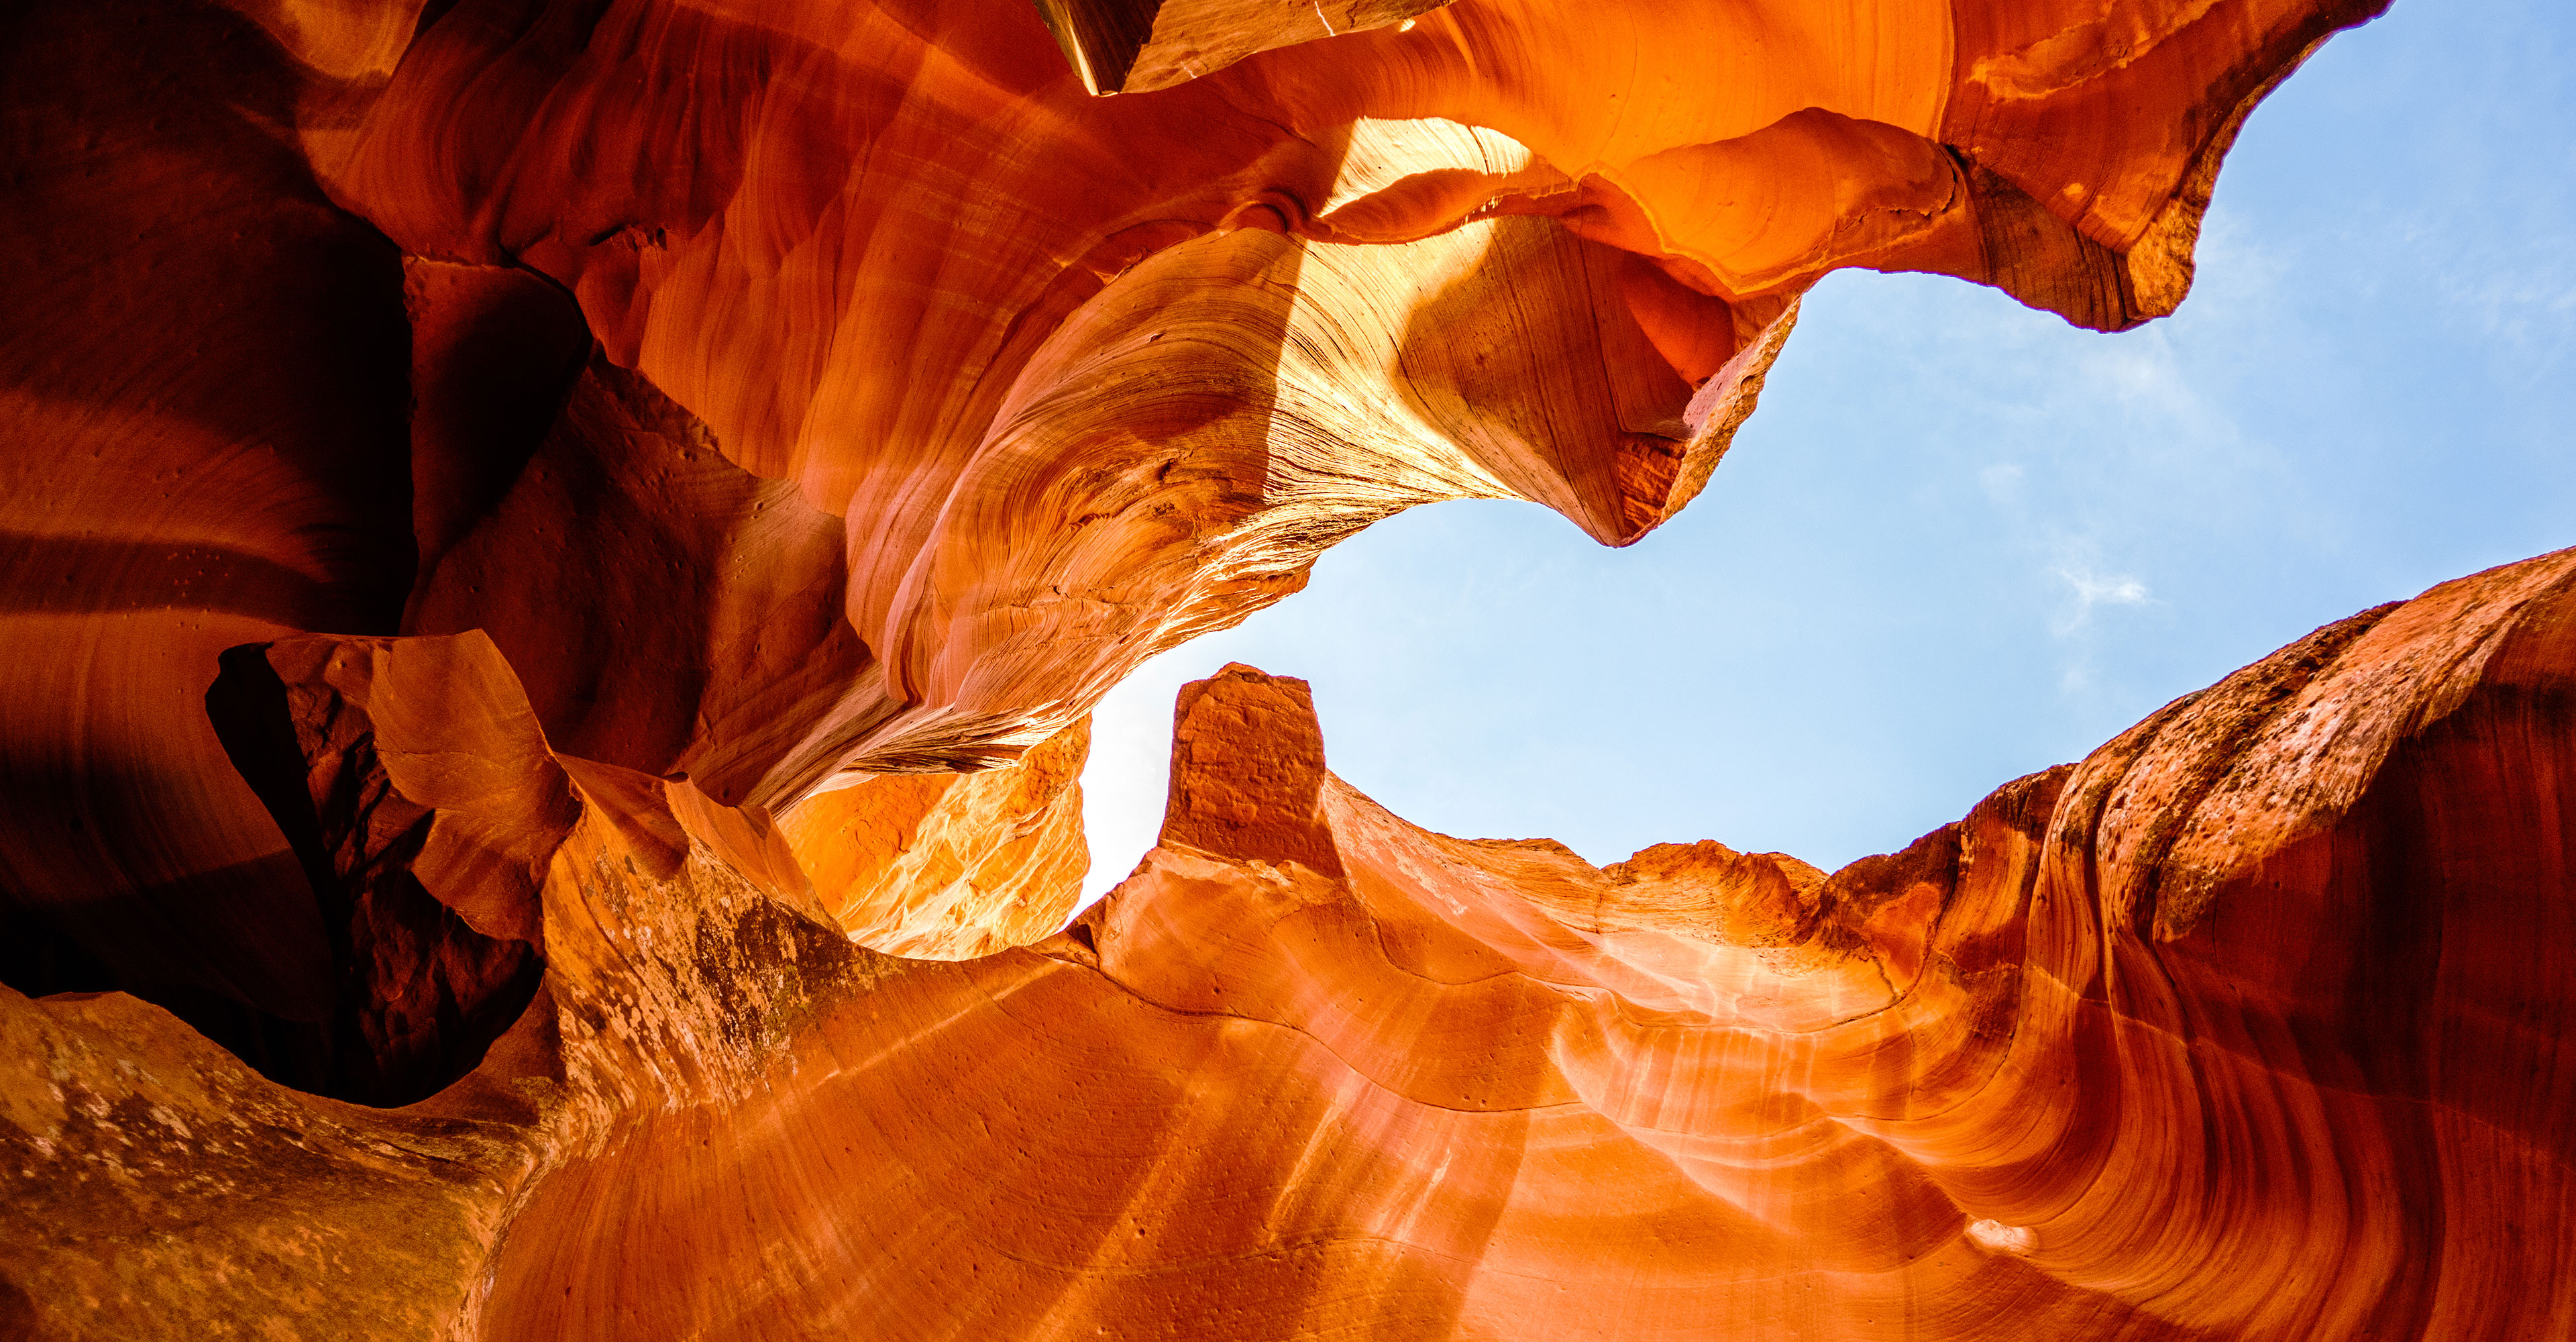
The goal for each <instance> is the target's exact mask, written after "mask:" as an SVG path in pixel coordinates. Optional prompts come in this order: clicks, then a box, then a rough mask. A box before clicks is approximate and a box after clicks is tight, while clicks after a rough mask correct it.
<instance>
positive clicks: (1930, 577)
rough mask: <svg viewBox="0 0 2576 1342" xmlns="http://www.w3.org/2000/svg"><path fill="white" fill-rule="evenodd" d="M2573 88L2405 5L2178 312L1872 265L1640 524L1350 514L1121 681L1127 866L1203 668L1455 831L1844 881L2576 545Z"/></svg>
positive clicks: (2264, 158) (1102, 725)
mask: <svg viewBox="0 0 2576 1342" xmlns="http://www.w3.org/2000/svg"><path fill="white" fill-rule="evenodd" d="M2571 70H2576V6H2569V5H2567V4H2566V0H2451V3H2448V4H2433V3H2430V0H2401V3H2400V4H2399V5H2398V6H2397V8H2396V9H2395V10H2394V11H2393V12H2392V13H2391V14H2390V15H2388V16H2387V17H2386V18H2383V19H2381V20H2379V21H2378V22H2376V23H2373V24H2371V25H2368V26H2367V27H2364V28H2362V29H2359V30H2357V31H2354V32H2350V33H2346V34H2344V35H2342V36H2340V37H2337V38H2335V39H2334V40H2333V41H2331V42H2329V43H2327V45H2326V47H2325V49H2324V50H2322V51H2321V52H2319V53H2318V55H2317V56H2316V58H2315V59H2313V60H2312V61H2310V62H2309V64H2308V66H2307V67H2306V68H2305V69H2303V70H2302V71H2301V72H2300V73H2298V74H2297V75H2295V76H2293V77H2292V78H2291V79H2290V80H2289V81H2288V82H2287V83H2286V84H2284V85H2283V86H2282V88H2281V89H2280V90H2279V91H2277V92H2276V93H2275V94H2274V95H2273V96H2272V98H2271V99H2270V100H2269V101H2267V102H2266V103H2265V104H2264V105H2263V106H2262V107H2261V108H2259V109H2257V110H2256V112H2255V113H2254V115H2253V116H2252V117H2251V118H2250V119H2249V120H2248V123H2247V125H2246V128H2245V131H2244V133H2243V135H2242V137H2241V138H2240V139H2239V140H2238V142H2237V146H2236V149H2235V152H2234V154H2233V155H2232V156H2231V157H2230V158H2229V160H2228V164H2227V167H2226V169H2225V171H2224V172H2223V173H2222V174H2221V176H2220V178H2219V183H2218V191H2217V198H2216V201H2215V203H2214V205H2213V207H2212V209H2211V211H2210V215H2209V220H2208V225H2207V227H2206V229H2205V230H2204V232H2203V234H2202V239H2201V246H2200V252H2199V257H2200V270H2199V278H2198V282H2197V284H2196V286H2195V288H2194V291H2193V294H2192V296H2191V298H2190V299H2189V301H2187V302H2186V303H2185V304H2184V305H2183V307H2182V310H2181V311H2180V312H2179V313H2177V314H2176V315H2175V316H2173V317H2170V318H2167V319H2165V320H2163V321H2159V322H2154V323H2150V324H2149V325H2147V326H2146V327H2144V328H2142V329H2140V330H2137V331H2132V332H2129V333H2127V334H2125V335H2118V336H2103V335H2096V334H2093V333H2090V332H2085V331H2079V330H2076V329H2074V328H2072V327H2070V326H2067V325H2066V324H2065V323H2064V322H2062V321H2060V320H2059V319H2057V318H2056V317H2053V316H2049V315H2047V314H2044V313H2037V312H2032V311H2030V310H2028V309H2026V308H2023V307H2021V306H2020V305H2018V304H2016V303H2014V302H2013V301H2012V300H2011V299H2009V298H2006V297H2004V296H2003V295H2002V294H2000V293H1997V292H1994V291H1992V290H1988V289H1982V288H1978V287H1975V286H1972V285H1967V284H1963V283H1960V282H1958V281H1954V280H1946V279H1938V278H1932V277H1925V276H1887V275H1875V274H1860V273H1848V272H1847V273H1842V274H1837V275H1834V276H1832V277H1830V278H1828V279H1827V280H1826V281H1825V282H1824V283H1823V284H1822V285H1821V286H1819V287H1818V289H1817V290H1816V291H1815V292H1814V294H1812V295H1811V296H1810V297H1809V298H1808V300H1807V303H1806V307H1805V312H1804V315H1803V317H1802V319H1801V321H1800V323H1799V327H1798V330H1797V333H1796V334H1795V335H1794V336H1792V337H1791V339H1790V341H1789V345H1788V349H1787V352H1786V353H1785V354H1784V355H1783V356H1782V358H1781V360H1780V363H1779V366H1778V368H1777V370H1776V371H1775V372H1774V373H1773V375H1772V377H1771V379H1770V384H1769V387H1768V389H1767V390H1766V391H1765V393H1764V395H1763V401H1762V407H1761V409H1760V411H1759V412H1758V413H1757V414H1756V415H1755V416H1754V417H1753V419H1752V421H1751V422H1750V423H1749V424H1747V425H1746V427H1745V428H1744V430H1743V432H1742V433H1741V434H1740V435H1739V436H1738V438H1737V439H1736V444H1735V448H1734V451H1733V453H1732V454H1731V455H1730V456H1729V457H1728V458H1727V460H1726V461H1725V463H1724V464H1722V465H1721V466H1720V467H1719V468H1718V471H1717V474H1716V476H1715V477H1714V479H1713V480H1712V481H1711V483H1710V486H1709V488H1708V491H1707V492H1706V493H1704V494H1702V495H1701V496H1700V498H1699V499H1698V500H1697V501H1696V502H1694V503H1693V504H1692V505H1691V506H1690V507H1689V508H1688V509H1687V510H1685V511H1684V512H1683V514H1682V515H1681V516H1680V517H1679V518H1677V519H1675V520H1674V521H1673V522H1671V523H1669V524H1668V525H1666V526H1665V527H1664V528H1663V529H1662V530H1661V531H1659V532H1657V533H1656V534H1654V535H1652V536H1649V537H1648V538H1646V539H1645V540H1644V541H1643V542H1641V543H1639V544H1638V545H1636V546H1633V547H1631V548H1629V549H1626V550H1607V549H1603V548H1601V547H1599V546H1597V545H1595V544H1593V543H1592V542H1591V541H1590V540H1588V539H1586V538H1585V537H1584V536H1583V535H1582V534H1581V533H1580V532H1578V531H1577V530H1576V529H1575V528H1574V527H1573V526H1572V525H1571V524H1570V523H1567V522H1566V521H1564V520H1563V519H1562V518H1559V517H1557V516H1556V515H1555V514H1553V513H1549V512H1546V511H1544V510H1542V509H1540V508H1537V507H1535V506H1532V505H1528V504H1518V503H1489V502H1468V503H1450V504H1440V505H1436V506H1432V507H1426V508H1417V509H1415V510H1413V511H1411V512H1409V513H1406V514H1403V515H1401V516H1398V517H1396V518H1394V519H1391V520H1389V521H1387V522H1383V523H1380V524H1379V525H1377V526H1376V527H1373V528H1371V529H1370V530H1369V531H1367V532H1365V533H1362V534H1361V535H1360V536H1358V537H1356V538H1354V539H1352V540H1350V541H1348V542H1345V543H1344V544H1342V545H1341V546H1339V547H1338V548H1336V549H1334V550H1333V551H1331V552H1330V553H1328V554H1326V555H1325V556H1324V558H1323V560H1322V562H1321V563H1320V564H1318V565H1317V567H1316V572H1315V579H1314V582H1313V584H1312V585H1311V586H1310V587H1308V589H1307V590H1306V591H1305V592H1303V593H1301V594H1299V595H1297V596H1294V597H1291V598H1289V600H1288V601H1286V602H1285V603H1283V604H1281V605H1280V606H1278V607H1275V608H1273V609H1272V610H1269V611H1266V612H1264V613H1262V614H1260V615H1258V616H1255V617H1254V618H1253V619H1251V620H1249V621H1247V622H1246V623H1245V624H1244V625H1242V626H1241V627H1239V628H1236V629H1233V630H1229V631H1227V632H1225V633H1221V634H1217V635H1213V636H1210V637H1208V638H1204V639H1201V640H1200V641H1198V642H1196V643H1193V644H1191V645H1189V646H1188V647H1185V648H1182V649H1180V650H1178V651H1176V652H1173V653H1170V654H1167V655H1165V656H1164V657H1162V658H1159V659H1157V660H1156V661H1155V662H1153V663H1150V664H1148V665H1147V666H1145V667H1144V668H1142V669H1140V670H1139V671H1138V672H1137V673H1136V674H1135V675H1133V676H1131V677H1130V678H1129V679H1128V681H1127V682H1126V683H1125V684H1124V685H1122V686H1120V687H1119V689H1118V690H1117V691H1116V692H1114V693H1113V694H1112V695H1111V696H1110V697H1109V699H1108V700H1107V701H1105V702H1104V703H1103V704H1102V705H1101V706H1100V709H1099V711H1098V713H1097V714H1096V716H1095V719H1094V728H1095V736H1094V745H1093V755H1092V763H1091V766H1090V768H1089V770H1088V771H1087V772H1086V774H1085V775H1084V780H1083V782H1084V788H1085V792H1086V794H1087V802H1088V817H1089V818H1088V829H1089V833H1090V837H1091V844H1092V874H1091V877H1090V880H1089V881H1088V882H1087V893H1088V894H1092V895H1096V894H1098V893H1100V892H1103V891H1105V890H1107V889H1108V888H1109V887H1110V886H1112V885H1114V884H1116V883H1117V881H1119V880H1121V879H1123V878H1124V877H1125V876H1126V874H1127V873H1128V872H1129V871H1130V870H1131V869H1132V868H1133V867H1134V865H1135V863H1136V860H1137V859H1138V858H1139V857H1140V856H1141V855H1142V854H1143V853H1144V851H1145V849H1147V848H1148V847H1150V846H1151V845H1152V842H1153V838H1154V834H1155V831H1156V830H1157V829H1158V828H1159V826H1160V823H1161V817H1162V807H1163V797H1164V788H1165V779H1166V766H1167V762H1168V758H1167V757H1168V751H1169V737H1170V729H1171V711H1172V699H1173V695H1174V693H1175V691H1176V690H1177V689H1178V688H1179V686H1180V685H1181V684H1182V683H1183V682H1185V681H1189V680H1194V679H1198V678H1200V677H1202V676H1205V675H1207V674H1209V673H1210V672H1212V671H1213V670H1215V669H1216V668H1217V667H1219V666H1222V665H1224V664H1225V663H1227V662H1229V661H1242V662H1249V663H1251V664H1252V665H1255V666H1258V667H1261V668H1262V669H1264V670H1267V671H1271V672H1274V673H1277V674H1281V675H1294V676H1302V677H1304V678H1306V679H1307V680H1309V681H1310V682H1312V683H1313V685H1314V689H1315V700H1316V705H1317V707H1318V709H1319V710H1320V712H1321V715H1322V718H1323V724H1324V735H1325V744H1326V747H1327V751H1328V753H1329V754H1330V757H1331V762H1332V766H1333V769H1334V771H1335V772H1337V773H1339V774H1340V775H1341V776H1342V777H1344V778H1346V779H1348V780H1349V781H1350V782H1351V783H1352V784H1354V785H1355V786H1357V787H1359V788H1360V789H1361V790H1363V791H1365V792H1367V793H1369V794H1370V795H1371V796H1374V797H1375V798H1377V799H1378V801H1380V802H1381V803H1384V804H1385V805H1386V806H1387V807H1388V808H1389V809H1391V810H1393V811H1394V812H1395V813H1396V814H1398V815H1401V816H1404V817H1405V818H1407V819H1409V820H1412V821H1413V822H1415V823H1416V824H1420V825H1424V826H1427V827H1429V828H1432V829H1436V830H1440V831H1443V832H1446V833H1450V834H1457V835H1462V836H1473V837H1505V838H1525V837H1534V836H1540V835H1544V836H1549V837H1553V838H1556V839H1560V840H1562V841H1564V842H1565V843H1567V844H1568V845H1570V846H1572V847H1573V848H1574V849H1575V850H1576V851H1578V852H1580V853H1582V854H1583V855H1584V856H1585V857H1587V858H1589V859H1591V860H1592V861H1594V862H1599V863H1608V862H1613V861H1617V860H1619V859H1621V858H1623V857H1626V856H1627V855H1628V854H1629V853H1631V852H1633V851H1635V850H1636V849H1638V848H1641V847H1644V846H1646V845H1648V844H1651V843H1658V842H1665V841H1686V840H1692V839H1703V838H1712V839H1719V840H1722V841H1724V842H1726V843H1728V844H1731V845H1734V846H1736V847H1738V848H1746V849H1777V850H1781V851H1785V852H1790V853H1795V854H1797V855H1798V856H1800V857H1803V858H1805V859H1807V860H1808V861H1810V862H1814V863H1816V864H1817V865H1818V866H1821V867H1825V868H1827V869H1828V870H1830V869H1832V868H1834V867H1837V866H1839V865H1841V864H1843V863H1845V862H1849V861H1850V860H1852V859H1853V858H1856V857H1860V856H1863V855H1866V854H1869V853H1874V852H1884V851H1889V850H1892V849H1895V848H1899V847H1902V846H1903V845H1905V844H1906V843H1907V842H1909V841H1911V840H1912V839H1913V838H1914V837H1915V836H1917V835H1919V834H1921V833H1923V832H1924V831H1926V830H1929V829H1932V828H1934V827H1936V826H1938V825H1941V824H1943V823H1945V822H1947V821H1950V820H1954V819H1956V818H1958V817H1959V816H1960V815H1961V814H1963V813H1964V812H1966V810H1967V809H1968V808H1969V807H1970V806H1972V805H1974V804H1975V802H1976V801H1977V799H1978V798H1980V797H1982V796H1984V795H1985V794H1986V793H1987V792H1988V791H1990V790H1992V789H1993V788H1994V787H1996V786H1997V785H1999V784H2001V783H2003V782H2005V781H2007V780H2009V779H2011V778H2014V777H2016V776H2018V775H2021V774H2024V773H2027V772H2030V771H2032V770H2034V769H2041V768H2046V767H2047V766H2049V765H2052V764H2056V763H2059V762H2061V761H2066V760H2073V759H2079V758H2081V757H2083V756H2084V755H2085V754H2086V753H2087V752H2089V751H2090V750H2092V749H2093V748H2094V747H2095V746H2097V745H2099V744H2101V743H2102V742H2103V741H2105V740H2108V739H2109V738H2110V737H2112V736H2113V735H2115V734H2117V733H2118V732H2120V731H2121V730H2123V729H2124V728H2126V727H2128V726H2129V725H2130V724H2131V723H2133V722H2135V721H2137V720H2138V719H2139V718H2141V717H2144V716H2145V715H2146V714H2148V713H2149V712H2151V711H2153V710H2154V709H2155V708H2156V707H2157V706H2158V705H2160V704H2163V703H2165V702H2166V701H2168V700H2170V699H2172V698H2174V697H2175V696H2177V695H2180V694H2185V693H2188V692H2190V691H2192V690H2195V689H2198V688H2200V687H2202V686H2204V685H2207V684H2209V683H2210V682H2212V681H2214V680H2216V679H2218V678H2219V677H2221V676H2223V675H2225V674H2226V673H2228V672H2229V671H2232V670H2234V669H2235V668H2237V667H2239V666H2241V665H2244V664H2245V663H2247V662H2251V661H2254V660H2256V659H2257V658H2260V657H2262V656H2263V655H2264V654H2265V653H2268V652H2270V651H2271V650H2272V649H2274V648H2276V647H2279V646H2280V645H2282V644H2284V643H2287V642H2289V641H2291V640H2292V639H2295V638H2297V637H2299V636H2300V635H2302V634H2304V633H2306V632H2307V631H2308V630H2310V629H2312V628H2314V627H2316V626H2317V625H2320V624H2324V623H2326V622H2327V621H2330V620H2335V619H2339V618H2341V617H2343V616H2345V615H2348V614H2351V613H2352V612H2354V611H2356V610H2360V609H2362V608H2364V607H2367V606H2370V605H2373V604H2376V603H2378V602H2381V601H2387V600H2391V599H2396V598H2402V597H2408V596H2412V595H2414V594H2415V593H2417V592H2419V591H2422V590H2423V589H2424V588H2426V587H2429V586H2431V585H2433V584H2435V583H2437V582H2441V581H2443V580H2445V579H2448V578H2453V577H2458V576H2460V575H2462V574H2466V573H2472V572H2475V571H2477V570H2479V569H2482V568H2486V567H2490V566H2492V565H2495V564H2501V563H2506V562H2509V561H2512V560H2516V559H2521V558H2525V557H2528V556H2531V555H2534V554H2541V553H2545V552H2547V551H2550V550H2554V549H2559V548H2562V547H2566V546H2569V545H2576V77H2571V73H2570V72H2571Z"/></svg>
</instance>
